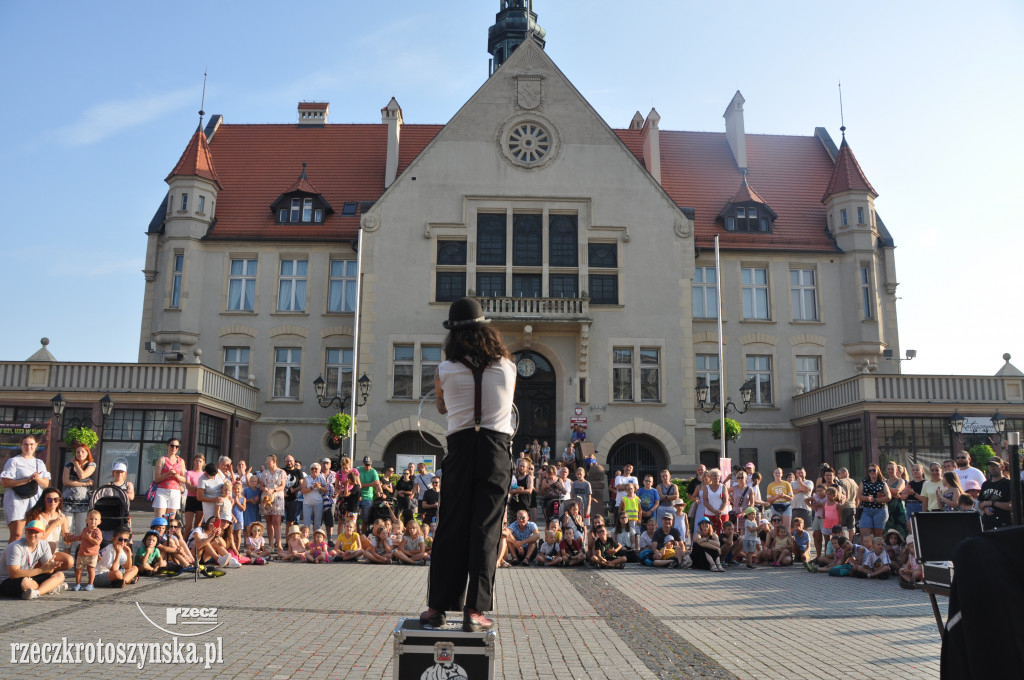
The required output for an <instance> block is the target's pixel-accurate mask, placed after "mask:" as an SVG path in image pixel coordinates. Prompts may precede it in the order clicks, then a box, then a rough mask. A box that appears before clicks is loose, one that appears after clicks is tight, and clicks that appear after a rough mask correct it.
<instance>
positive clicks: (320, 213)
mask: <svg viewBox="0 0 1024 680" xmlns="http://www.w3.org/2000/svg"><path fill="white" fill-rule="evenodd" d="M313 221H314V222H323V221H324V209H323V208H317V209H316V210H314V211H313Z"/></svg>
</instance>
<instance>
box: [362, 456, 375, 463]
mask: <svg viewBox="0 0 1024 680" xmlns="http://www.w3.org/2000/svg"><path fill="white" fill-rule="evenodd" d="M363 465H373V458H370V457H369V456H363Z"/></svg>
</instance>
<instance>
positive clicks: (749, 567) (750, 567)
mask: <svg viewBox="0 0 1024 680" xmlns="http://www.w3.org/2000/svg"><path fill="white" fill-rule="evenodd" d="M747 569H757V567H755V566H754V564H753V562H751V563H750V564H748V565H747Z"/></svg>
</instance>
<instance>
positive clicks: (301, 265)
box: [277, 260, 309, 312]
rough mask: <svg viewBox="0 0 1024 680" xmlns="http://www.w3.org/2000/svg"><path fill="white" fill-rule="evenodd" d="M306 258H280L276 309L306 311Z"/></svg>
mask: <svg viewBox="0 0 1024 680" xmlns="http://www.w3.org/2000/svg"><path fill="white" fill-rule="evenodd" d="M308 264H309V263H308V261H306V260H281V280H280V282H279V283H278V288H277V311H279V312H304V311H306V272H307V269H308Z"/></svg>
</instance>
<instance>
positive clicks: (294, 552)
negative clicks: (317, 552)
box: [277, 524, 306, 562]
mask: <svg viewBox="0 0 1024 680" xmlns="http://www.w3.org/2000/svg"><path fill="white" fill-rule="evenodd" d="M277 554H278V555H279V556H280V557H281V559H282V560H288V561H289V562H305V561H306V542H305V541H303V540H302V530H301V529H299V525H298V524H293V525H291V526H290V527H288V547H287V549H286V550H279V551H278V553H277Z"/></svg>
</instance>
